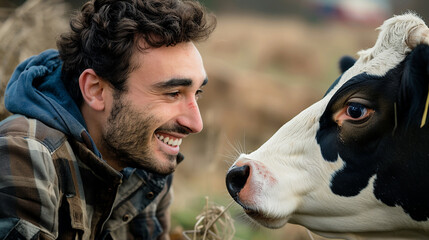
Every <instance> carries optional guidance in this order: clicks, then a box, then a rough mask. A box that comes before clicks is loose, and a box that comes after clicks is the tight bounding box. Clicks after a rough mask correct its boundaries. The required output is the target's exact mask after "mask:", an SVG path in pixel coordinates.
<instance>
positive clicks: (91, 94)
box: [0, 0, 215, 239]
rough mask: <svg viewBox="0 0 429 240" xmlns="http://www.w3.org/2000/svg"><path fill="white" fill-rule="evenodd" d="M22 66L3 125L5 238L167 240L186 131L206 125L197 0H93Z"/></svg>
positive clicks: (210, 24)
mask: <svg viewBox="0 0 429 240" xmlns="http://www.w3.org/2000/svg"><path fill="white" fill-rule="evenodd" d="M70 26H71V30H70V31H69V32H68V33H65V34H63V35H61V37H60V38H59V40H58V42H57V45H58V49H59V52H58V51H56V50H47V51H45V52H43V53H41V54H40V55H38V56H34V57H31V58H30V59H28V60H26V61H24V62H23V63H21V64H20V65H19V66H18V67H17V69H16V71H15V73H14V74H13V75H12V78H11V80H10V82H9V84H8V87H7V89H6V94H5V95H6V96H5V97H6V98H5V105H6V107H7V109H8V110H9V111H10V112H12V113H14V115H12V116H11V117H9V118H7V119H5V120H4V121H2V122H1V123H0V238H2V239H168V238H169V237H168V230H169V212H168V207H169V205H170V202H171V190H170V187H171V181H172V173H173V172H174V170H175V168H176V166H177V164H178V163H179V162H180V161H181V160H182V159H183V156H182V155H181V154H180V153H179V146H180V144H181V142H182V139H184V138H185V137H187V136H188V135H189V134H192V133H198V132H200V131H201V130H202V127H203V124H202V120H201V116H200V113H199V109H198V105H197V99H198V96H199V95H200V94H201V92H202V87H203V86H204V85H205V84H206V83H207V76H206V73H205V70H204V66H203V62H202V60H201V56H200V54H199V52H198V50H197V49H196V48H195V46H194V44H193V42H195V41H198V40H201V39H205V38H207V37H208V36H209V34H210V33H211V32H212V31H213V30H214V27H215V19H214V17H211V16H207V14H206V13H205V11H204V9H203V8H202V6H201V5H200V4H199V3H198V2H194V1H190V0H183V1H182V0H116V1H111V0H93V1H90V2H88V3H86V4H85V5H84V6H83V7H82V9H81V11H80V12H79V13H78V14H77V15H76V16H74V17H73V18H72V20H71V22H70Z"/></svg>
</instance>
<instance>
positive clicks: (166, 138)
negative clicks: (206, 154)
mask: <svg viewBox="0 0 429 240" xmlns="http://www.w3.org/2000/svg"><path fill="white" fill-rule="evenodd" d="M155 136H156V137H157V138H158V139H159V140H160V141H161V142H163V143H165V144H167V145H169V146H172V147H179V146H180V144H181V143H182V138H179V137H175V136H172V135H169V134H164V133H156V134H155Z"/></svg>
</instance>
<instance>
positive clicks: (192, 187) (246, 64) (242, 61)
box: [172, 15, 377, 240]
mask: <svg viewBox="0 0 429 240" xmlns="http://www.w3.org/2000/svg"><path fill="white" fill-rule="evenodd" d="M376 37H377V31H375V27H374V26H358V25H350V24H342V23H338V22H323V23H315V22H312V23H311V22H310V23H309V22H306V21H303V20H299V19H293V18H269V17H264V16H225V15H221V16H218V28H217V30H216V31H215V33H214V34H213V36H212V37H211V38H210V39H209V40H208V41H207V42H204V43H200V44H199V45H198V48H199V49H200V51H201V53H202V55H203V59H204V61H205V66H206V69H207V73H208V76H209V84H208V85H207V87H206V88H205V89H204V91H205V92H204V95H203V98H202V99H201V100H200V109H201V114H202V117H203V120H204V124H205V126H204V130H203V132H202V133H200V134H198V135H195V136H191V137H189V138H188V139H186V140H185V141H184V143H183V144H182V146H183V147H182V149H183V150H182V151H183V153H184V154H185V156H186V158H185V161H184V162H183V163H182V164H181V165H180V166H179V167H178V170H177V172H176V176H175V177H176V180H175V183H174V190H175V195H176V198H175V201H174V204H173V209H172V210H173V220H174V221H173V224H174V225H175V227H176V231H177V232H180V231H181V229H186V230H189V229H192V228H193V224H194V223H195V219H193V218H194V217H195V216H196V215H198V214H199V212H200V211H201V209H202V208H203V206H204V203H205V200H204V198H205V196H208V197H209V199H210V200H212V201H214V202H216V203H218V204H221V205H224V206H226V205H227V204H228V203H229V202H230V201H231V198H230V197H229V195H228V193H227V191H226V188H225V173H226V171H227V169H228V167H229V166H230V165H231V163H232V162H233V161H234V159H235V157H237V156H238V154H239V153H241V152H246V153H248V152H251V151H252V150H255V149H256V148H257V147H258V146H259V145H261V144H262V143H263V142H264V141H266V140H267V139H268V138H269V137H270V136H271V135H272V134H273V133H275V131H276V130H277V129H278V128H279V127H281V126H282V125H283V124H284V123H285V122H287V121H288V120H290V119H291V118H292V117H293V116H295V115H296V114H298V113H299V112H300V111H302V110H303V109H305V108H306V107H308V106H310V105H311V104H312V103H314V102H316V101H317V100H318V99H320V98H321V97H322V96H323V94H324V93H325V91H326V90H327V89H328V87H329V86H330V84H331V83H332V82H333V81H334V80H335V79H336V78H337V77H338V76H339V68H338V60H339V59H340V58H341V56H343V55H351V56H354V57H356V56H357V55H356V53H357V51H359V50H361V49H366V48H369V47H371V46H372V45H373V44H374V42H375V39H376ZM229 212H230V214H231V215H232V217H233V218H234V220H235V227H236V230H237V232H236V234H235V237H234V239H249V240H250V239H253V240H256V239H264V240H266V239H270V240H271V239H272V240H280V239H281V240H286V239H287V240H299V239H302V240H304V239H312V238H311V237H313V238H314V239H322V238H318V237H317V236H316V235H314V234H313V235H312V236H309V233H308V232H307V231H306V229H304V228H302V227H299V226H295V225H291V224H288V225H286V227H284V228H282V229H279V230H266V229H262V228H259V227H257V226H256V225H255V224H252V223H250V221H249V220H247V219H246V218H245V217H244V214H243V213H242V212H241V211H240V208H239V207H238V205H236V204H235V205H234V206H233V208H232V209H231V210H230V211H229ZM179 239H180V238H179Z"/></svg>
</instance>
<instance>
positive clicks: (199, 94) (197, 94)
mask: <svg viewBox="0 0 429 240" xmlns="http://www.w3.org/2000/svg"><path fill="white" fill-rule="evenodd" d="M202 96H203V90H201V89H199V90H198V91H197V92H196V93H195V98H196V99H200V98H201V97H202Z"/></svg>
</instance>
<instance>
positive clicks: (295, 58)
mask: <svg viewBox="0 0 429 240" xmlns="http://www.w3.org/2000/svg"><path fill="white" fill-rule="evenodd" d="M83 2H85V1H83V0H74V1H73V0H69V1H65V3H64V2H62V1H56V0H45V1H42V0H28V1H24V0H0V100H1V98H2V97H3V90H4V86H5V84H6V83H7V81H8V79H9V76H10V74H11V72H12V71H13V69H14V68H15V66H16V65H17V64H18V62H20V61H22V60H24V59H25V58H27V57H28V56H31V55H33V54H37V53H39V52H41V51H43V50H45V49H47V48H55V39H56V37H57V36H58V34H60V33H61V32H62V31H64V29H66V28H67V26H68V18H69V15H70V13H72V12H73V11H74V10H76V9H78V8H79V7H80V6H81V4H82V3H83ZM201 2H202V3H203V4H204V5H205V6H206V7H207V8H208V9H209V10H211V11H212V12H214V13H215V14H216V15H217V20H218V27H217V29H216V30H215V32H214V33H213V35H212V36H211V38H210V39H209V40H208V41H205V42H202V43H199V44H198V45H197V47H198V48H199V50H200V52H201V54H202V56H203V59H204V62H205V67H206V70H207V73H208V76H209V79H210V81H209V84H208V86H207V87H206V88H205V89H204V94H203V98H202V99H201V100H200V102H199V104H200V110H201V114H202V117H203V120H204V124H205V127H204V130H203V131H202V132H201V133H200V134H198V135H195V136H191V137H189V138H187V139H186V140H185V141H184V142H183V144H182V147H181V148H182V152H183V153H184V155H185V157H186V158H185V161H184V162H183V163H181V164H180V166H179V167H178V170H177V172H176V173H175V182H174V186H173V188H174V191H175V200H174V203H173V206H172V224H173V233H172V235H173V239H185V238H184V237H183V235H182V232H183V231H185V230H192V229H193V228H194V224H195V222H196V219H195V217H196V216H197V215H198V214H200V213H201V211H202V210H203V208H204V206H205V204H206V200H205V199H206V197H208V198H209V201H210V202H213V203H215V204H218V205H220V206H227V205H228V204H229V203H230V202H231V201H232V199H231V198H230V197H229V195H228V193H227V191H226V188H225V180H224V179H225V173H226V171H227V169H228V168H229V166H230V165H231V164H232V162H233V161H234V159H235V158H236V157H237V156H238V155H239V153H242V152H244V153H249V152H251V151H253V150H255V149H257V148H258V147H259V146H260V145H261V144H262V143H264V142H265V141H266V140H267V139H268V138H269V137H270V136H271V135H272V134H273V133H275V132H276V130H277V129H278V128H280V127H281V126H282V125H283V124H284V123H285V122H287V121H289V120H290V119H291V118H292V117H293V116H295V115H297V114H298V113H299V112H300V111H302V110H303V109H305V108H306V107H308V106H310V105H311V104H312V103H314V102H316V101H318V100H319V99H320V98H321V97H322V96H323V94H324V93H325V91H326V90H327V89H328V87H329V86H330V84H331V83H332V82H333V81H334V80H335V79H336V78H337V77H338V76H339V68H338V60H339V59H340V57H341V56H343V55H351V56H354V57H356V52H357V51H359V50H362V49H367V48H370V47H372V45H373V44H374V43H375V40H376V38H377V34H378V32H377V31H376V30H375V29H376V27H378V26H379V25H380V24H381V23H382V22H383V21H384V20H385V19H387V18H389V17H391V16H393V15H394V14H401V13H405V12H407V11H408V10H411V11H415V12H416V13H418V14H419V15H420V16H421V17H422V18H423V19H428V17H429V4H427V1H425V0H408V1H402V0H373V1H369V0H304V1H296V0H264V1H260V0H201ZM0 105H2V104H0ZM5 116H6V113H5V111H4V109H2V108H1V107H0V118H3V117H5ZM228 213H229V214H230V215H231V217H232V218H233V220H234V226H235V234H234V237H233V239H237V240H239V239H246V240H257V239H264V240H267V239H270V240H284V239H287V240H304V239H323V238H321V237H318V236H316V235H314V234H311V233H309V232H308V231H307V230H306V229H305V228H303V227H300V226H296V225H292V224H287V225H286V226H285V227H283V228H281V229H277V230H267V229H264V228H260V227H258V226H257V225H256V224H253V223H252V222H251V221H250V220H248V219H247V218H246V217H245V215H244V214H243V213H242V211H241V209H240V207H238V205H236V204H233V205H232V207H231V208H230V209H229V210H228Z"/></svg>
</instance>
